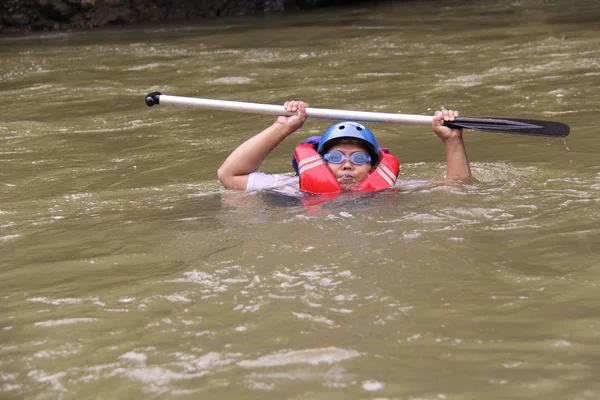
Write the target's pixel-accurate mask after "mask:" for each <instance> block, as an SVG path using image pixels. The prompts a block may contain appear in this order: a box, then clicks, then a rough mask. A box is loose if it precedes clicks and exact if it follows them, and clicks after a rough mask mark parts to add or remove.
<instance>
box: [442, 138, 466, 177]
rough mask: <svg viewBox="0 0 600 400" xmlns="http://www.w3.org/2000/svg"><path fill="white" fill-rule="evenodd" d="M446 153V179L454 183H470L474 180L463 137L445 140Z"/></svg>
mask: <svg viewBox="0 0 600 400" xmlns="http://www.w3.org/2000/svg"><path fill="white" fill-rule="evenodd" d="M444 151H445V152H446V179H449V180H453V181H469V180H470V179H471V178H472V175H471V167H470V166H469V160H468V158H467V151H466V150H465V144H464V142H463V139H462V136H456V137H451V138H448V139H446V140H444Z"/></svg>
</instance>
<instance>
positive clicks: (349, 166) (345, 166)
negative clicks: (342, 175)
mask: <svg viewBox="0 0 600 400" xmlns="http://www.w3.org/2000/svg"><path fill="white" fill-rule="evenodd" d="M353 168H354V164H352V163H351V162H350V159H349V158H346V159H345V160H344V163H343V164H342V169H343V170H346V171H347V170H351V169H353Z"/></svg>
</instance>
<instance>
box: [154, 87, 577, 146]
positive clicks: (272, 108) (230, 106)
mask: <svg viewBox="0 0 600 400" xmlns="http://www.w3.org/2000/svg"><path fill="white" fill-rule="evenodd" d="M146 104H147V105H148V106H149V107H152V106H153V105H155V104H160V105H169V106H188V107H197V108H206V109H213V110H224V111H239V112H246V113H254V114H267V115H294V114H295V113H290V112H287V111H285V109H284V108H283V106H277V105H270V104H258V103H246V102H241V101H227V100H211V99H200V98H195V97H181V96H170V95H166V94H162V93H159V92H153V93H150V94H148V95H147V96H146ZM306 114H307V115H308V117H309V118H321V119H335V120H349V121H363V122H387V123H392V124H417V125H431V122H432V120H433V117H432V116H428V115H410V114H393V113H381V112H368V111H345V110H333V109H327V108H312V107H309V108H307V109H306ZM445 125H446V126H449V127H451V128H465V129H474V130H477V131H486V132H499V133H514V134H518V135H531V136H550V137H565V136H567V135H568V134H569V130H570V128H569V125H566V124H563V123H560V122H552V121H538V120H530V119H514V118H510V119H509V118H471V117H458V118H456V119H455V120H454V121H453V122H446V123H445Z"/></svg>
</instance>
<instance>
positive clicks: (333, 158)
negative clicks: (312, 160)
mask: <svg viewBox="0 0 600 400" xmlns="http://www.w3.org/2000/svg"><path fill="white" fill-rule="evenodd" d="M323 159H324V160H325V161H328V162H330V163H332V164H341V163H343V162H344V161H346V160H348V159H349V160H350V162H351V163H352V164H354V165H363V164H366V163H368V162H371V156H369V155H367V154H365V153H363V152H362V151H356V152H354V153H352V154H350V157H346V156H345V155H344V153H342V152H341V151H339V150H334V151H330V152H329V153H326V154H325V155H324V156H323Z"/></svg>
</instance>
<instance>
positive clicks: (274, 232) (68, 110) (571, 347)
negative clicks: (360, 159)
mask: <svg viewBox="0 0 600 400" xmlns="http://www.w3.org/2000/svg"><path fill="white" fill-rule="evenodd" d="M598 21H600V5H599V3H597V2H591V1H589V2H585V1H571V0H557V1H538V0H535V1H533V0H531V1H530V0H521V1H514V2H505V1H472V2H458V1H457V2H454V1H444V2H399V3H392V4H387V5H383V4H381V5H373V6H372V7H365V6H363V7H353V8H345V9H332V10H325V11H319V12H314V13H308V14H303V15H289V16H285V17H275V16H271V17H268V16H267V17H258V18H239V19H229V20H220V21H217V22H211V23H209V22H206V21H199V22H197V23H194V24H191V23H190V24H187V25H169V26H146V27H136V28H126V29H114V30H113V29H106V30H94V31H88V32H74V33H52V34H32V35H27V36H19V37H3V38H0V93H1V95H2V100H3V101H2V102H1V104H0V143H1V147H0V151H1V155H0V162H1V169H0V198H1V203H0V297H1V300H2V301H1V303H0V321H1V323H0V397H2V398H9V399H12V398H14V399H20V398H32V399H56V398H60V399H83V398H94V399H116V398H119V399H121V398H122V399H125V398H126V399H134V398H139V399H148V398H182V399H187V398H189V399H197V398H217V396H218V398H222V399H238V398H241V397H242V396H243V397H244V398H249V399H252V398H255V399H284V398H285V399H342V398H343V399H348V398H377V399H469V400H470V399H482V398H485V399H540V398H544V399H597V398H598V397H600V382H599V381H598V376H599V375H600V345H599V343H600V314H599V312H598V305H599V304H600V303H599V302H598V290H599V289H598V282H599V281H600V257H599V255H600V254H599V251H598V244H599V243H600V227H599V220H600V207H599V200H600V163H599V162H598V153H599V152H600V139H599V138H598V136H597V128H596V124H597V120H598V112H599V111H600V95H599V92H598V82H599V81H600V33H599V32H600V30H599V28H600V23H599V22H598ZM153 91H161V92H163V93H168V94H172V95H180V96H192V97H206V98H215V99H225V100H240V101H251V102H259V103H267V104H282V103H283V102H284V101H285V100H288V99H303V100H306V101H309V102H310V103H311V105H312V106H314V107H320V108H339V109H347V110H363V111H380V112H400V113H409V114H425V115H430V114H432V113H433V112H434V111H435V110H437V109H440V107H448V108H455V109H458V110H460V111H461V113H462V115H468V116H492V117H513V118H530V119H542V120H554V121H559V122H564V123H567V124H569V125H570V126H571V134H570V136H568V137H567V139H566V140H563V139H551V138H540V137H531V136H523V135H510V134H496V133H486V132H474V131H465V135H464V136H465V141H466V144H467V150H468V153H469V157H470V160H471V163H472V167H473V172H474V174H475V176H476V178H477V180H478V181H477V182H475V183H473V184H470V185H465V186H458V187H433V188H432V187H429V186H428V185H426V184H418V183H417V184H414V185H413V183H414V182H419V181H424V182H428V181H432V180H437V179H440V178H442V177H443V174H444V168H445V163H444V155H443V148H442V145H441V142H440V141H439V139H438V138H437V137H436V136H435V135H434V134H433V133H432V132H431V130H430V128H429V127H427V126H414V125H410V126H409V125H390V124H371V125H369V126H370V127H371V129H372V130H373V131H374V132H375V133H376V135H377V136H378V139H379V142H380V144H381V145H384V146H385V147H388V148H390V149H391V150H392V151H393V152H394V153H395V154H396V155H397V156H399V158H400V159H401V162H402V170H401V175H400V180H401V181H404V182H406V183H410V185H408V187H407V189H406V190H404V191H401V192H399V193H384V194H379V195H362V196H351V195H346V196H342V197H340V198H338V199H336V200H334V201H331V202H329V203H326V204H321V205H314V206H307V205H305V204H299V203H297V202H295V201H293V199H286V198H283V197H281V196H278V195H273V194H271V193H237V192H229V191H225V190H223V189H221V188H220V186H219V184H218V182H217V180H216V170H217V168H218V166H219V165H220V163H221V162H222V161H223V160H224V159H225V158H226V156H227V155H228V154H229V153H230V152H231V151H232V150H233V149H234V148H235V147H236V146H237V145H239V144H240V143H242V142H243V141H244V140H245V139H247V138H249V137H250V136H252V135H253V134H255V133H257V132H259V131H261V130H262V129H263V128H264V127H266V126H268V125H269V124H271V122H272V121H273V117H271V116H264V115H250V114H239V113H232V112H225V111H208V110H198V109H189V108H170V107H160V106H159V107H153V108H149V107H147V106H146V105H145V104H144V97H145V95H146V94H147V93H149V92H153ZM331 123H332V121H324V120H309V121H308V122H307V123H306V124H305V126H304V128H303V129H302V131H301V132H298V133H296V134H295V138H294V136H292V137H291V138H289V139H288V140H287V141H285V142H284V143H283V144H282V145H281V146H280V147H279V148H277V149H276V150H275V151H274V153H273V154H272V155H271V156H270V157H269V158H268V159H267V161H266V162H265V163H264V164H263V167H262V170H264V171H265V172H273V173H275V172H289V171H291V167H290V158H291V154H292V152H293V148H294V146H295V144H296V143H297V142H299V141H301V140H302V139H304V138H306V137H308V136H312V135H316V134H320V132H322V131H323V130H324V129H325V128H326V127H327V126H329V125H330V124H331Z"/></svg>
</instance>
